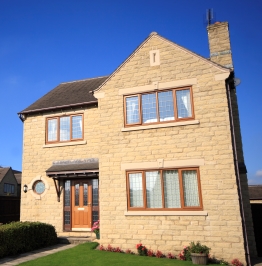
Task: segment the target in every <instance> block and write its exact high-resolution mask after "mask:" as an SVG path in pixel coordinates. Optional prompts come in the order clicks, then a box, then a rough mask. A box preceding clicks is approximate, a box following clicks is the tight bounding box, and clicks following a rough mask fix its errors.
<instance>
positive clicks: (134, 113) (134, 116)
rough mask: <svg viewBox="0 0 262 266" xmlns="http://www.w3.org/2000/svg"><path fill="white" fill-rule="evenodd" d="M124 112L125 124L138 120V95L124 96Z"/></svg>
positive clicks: (134, 122)
mask: <svg viewBox="0 0 262 266" xmlns="http://www.w3.org/2000/svg"><path fill="white" fill-rule="evenodd" d="M126 114H127V117H126V120H127V124H136V123H138V122H139V110H138V96H134V97H128V98H126Z"/></svg>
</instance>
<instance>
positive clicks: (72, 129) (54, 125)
mask: <svg viewBox="0 0 262 266" xmlns="http://www.w3.org/2000/svg"><path fill="white" fill-rule="evenodd" d="M82 138H83V116H82V115H71V116H62V117H56V118H48V119H47V142H56V141H70V140H77V139H82Z"/></svg>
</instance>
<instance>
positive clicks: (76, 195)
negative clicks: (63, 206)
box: [75, 184, 79, 206]
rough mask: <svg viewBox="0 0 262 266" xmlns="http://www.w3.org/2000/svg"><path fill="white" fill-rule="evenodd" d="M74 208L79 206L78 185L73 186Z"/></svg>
mask: <svg viewBox="0 0 262 266" xmlns="http://www.w3.org/2000/svg"><path fill="white" fill-rule="evenodd" d="M75 206H79V184H75Z"/></svg>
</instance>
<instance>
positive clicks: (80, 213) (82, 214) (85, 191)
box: [71, 180, 92, 229]
mask: <svg viewBox="0 0 262 266" xmlns="http://www.w3.org/2000/svg"><path fill="white" fill-rule="evenodd" d="M71 191H72V229H74V228H76V229H85V228H91V227H92V224H91V223H92V180H74V181H72V184H71Z"/></svg>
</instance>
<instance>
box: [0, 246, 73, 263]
mask: <svg viewBox="0 0 262 266" xmlns="http://www.w3.org/2000/svg"><path fill="white" fill-rule="evenodd" d="M75 246H76V244H57V245H54V246H51V247H47V248H42V249H37V250H34V251H31V252H27V253H23V254H20V255H18V256H12V257H6V258H3V259H0V265H1V266H13V265H18V264H20V263H22V262H26V261H29V260H35V259H37V258H40V257H44V256H47V255H50V254H53V253H56V252H58V251H61V250H65V249H69V248H72V247H75Z"/></svg>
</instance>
